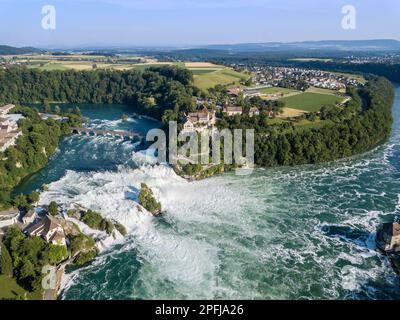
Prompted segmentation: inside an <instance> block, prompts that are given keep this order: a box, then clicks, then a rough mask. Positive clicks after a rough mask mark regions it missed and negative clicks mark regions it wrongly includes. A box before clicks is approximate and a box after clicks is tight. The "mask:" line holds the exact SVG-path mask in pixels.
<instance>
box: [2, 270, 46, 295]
mask: <svg viewBox="0 0 400 320" xmlns="http://www.w3.org/2000/svg"><path fill="white" fill-rule="evenodd" d="M25 297H26V299H29V300H42V294H41V292H33V293H28V292H27V291H25V290H24V289H23V288H21V287H20V286H19V285H18V284H17V282H16V281H15V279H13V278H8V277H6V276H3V275H0V300H3V299H4V300H11V299H19V298H25Z"/></svg>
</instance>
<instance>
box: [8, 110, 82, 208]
mask: <svg viewBox="0 0 400 320" xmlns="http://www.w3.org/2000/svg"><path fill="white" fill-rule="evenodd" d="M13 111H14V112H18V113H21V114H22V115H23V116H24V117H25V118H24V119H21V120H20V121H19V128H20V129H21V130H22V133H23V134H22V136H20V137H19V138H18V140H17V143H16V146H15V147H10V148H8V149H7V150H6V151H5V152H4V153H3V152H0V208H1V207H8V206H9V205H10V204H11V198H10V194H11V191H12V190H13V188H14V187H15V186H17V185H18V184H19V183H20V182H21V180H22V179H23V178H25V177H26V176H28V175H30V174H32V173H34V172H36V171H38V170H40V169H42V168H43V167H44V166H45V165H46V164H47V161H48V159H49V157H50V156H51V155H52V154H53V153H54V152H55V150H56V149H57V147H58V143H59V141H60V139H61V137H62V136H63V135H65V134H69V128H70V126H76V125H80V124H81V123H82V117H81V115H80V113H79V111H75V113H74V111H72V112H71V114H65V116H66V117H68V118H69V121H67V122H59V121H55V120H53V119H48V120H46V121H44V120H42V119H41V118H40V117H39V115H38V113H37V111H36V110H34V109H31V108H24V107H17V108H15V109H14V110H13Z"/></svg>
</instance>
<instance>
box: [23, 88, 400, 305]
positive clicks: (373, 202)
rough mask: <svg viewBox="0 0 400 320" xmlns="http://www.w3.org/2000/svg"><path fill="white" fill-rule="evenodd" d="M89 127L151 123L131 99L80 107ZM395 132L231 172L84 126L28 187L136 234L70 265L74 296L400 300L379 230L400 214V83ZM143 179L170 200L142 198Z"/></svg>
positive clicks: (68, 294) (65, 293) (68, 292)
mask: <svg viewBox="0 0 400 320" xmlns="http://www.w3.org/2000/svg"><path fill="white" fill-rule="evenodd" d="M80 107H81V109H82V111H83V113H84V115H85V116H87V117H89V118H90V122H89V126H92V127H98V128H109V129H115V128H118V129H125V130H126V129H128V130H136V131H140V132H143V133H145V132H146V131H147V130H148V129H149V128H152V127H154V126H157V123H156V122H153V121H151V120H148V119H145V118H130V119H129V121H127V122H123V121H121V120H119V119H120V118H121V115H122V114H123V113H127V112H128V110H129V109H128V108H126V107H122V106H112V107H111V106H104V105H102V106H80ZM393 115H394V118H395V123H394V127H393V133H392V136H391V138H390V140H389V141H388V142H387V143H385V144H384V145H382V146H379V147H378V148H376V149H375V150H373V151H371V152H369V153H367V154H364V155H362V156H357V157H354V158H352V159H347V160H342V161H338V162H334V163H331V164H324V165H318V166H315V165H312V166H301V167H294V168H274V169H268V170H257V171H256V172H255V173H254V174H252V175H251V176H248V177H241V176H235V175H234V174H224V175H221V176H217V177H213V178H210V179H207V180H204V181H200V182H191V183H189V182H187V181H185V180H183V179H181V178H179V177H178V176H176V175H175V174H174V172H173V171H172V170H171V169H170V168H168V167H165V166H151V165H150V164H149V162H148V161H149V159H148V158H146V157H145V156H144V154H143V153H141V152H138V150H137V146H136V145H135V144H133V143H131V142H123V141H118V140H112V139H110V138H105V137H96V138H93V137H83V136H72V137H68V138H66V139H64V140H63V142H62V144H61V145H60V148H59V151H58V152H57V154H56V155H55V156H54V157H53V158H52V160H51V161H50V163H49V165H48V166H47V167H46V168H45V169H44V170H43V171H41V172H40V173H38V174H36V175H34V176H33V177H31V178H30V179H29V180H28V181H26V182H25V183H24V185H22V186H21V187H20V188H19V190H18V192H28V191H30V190H33V189H36V188H39V187H40V186H41V185H42V184H44V183H46V184H49V190H48V191H47V192H45V193H44V194H42V200H41V201H42V202H43V203H48V202H49V201H51V200H56V201H57V202H59V203H60V204H63V205H67V204H70V203H72V202H78V203H80V204H82V205H84V206H86V207H90V208H92V209H94V210H98V211H99V212H101V213H103V215H104V216H106V217H110V218H114V219H116V220H118V221H119V222H121V223H122V224H124V225H125V226H126V227H127V228H128V230H129V235H128V236H127V237H126V238H125V240H124V241H123V242H120V243H117V244H114V245H113V246H111V247H109V248H108V249H106V250H105V251H103V252H102V253H101V254H100V255H99V257H98V258H97V259H96V260H95V261H94V262H93V263H92V264H91V265H89V266H87V267H85V268H83V269H80V270H78V271H70V273H68V274H67V276H66V278H65V281H64V282H65V283H64V287H63V290H62V294H61V297H62V298H63V299H400V281H399V277H398V276H397V275H396V274H395V273H394V271H393V269H392V268H391V266H390V263H389V261H388V260H387V258H386V257H384V256H383V255H381V254H379V253H378V252H377V251H376V248H375V244H374V237H375V231H376V229H377V227H378V226H379V225H380V224H381V223H382V222H385V221H392V220H393V219H394V217H395V216H396V215H399V214H400V200H399V199H400V141H399V138H400V88H397V90H396V102H395V104H394V107H393ZM141 182H146V183H147V184H149V185H150V186H151V187H152V188H153V189H154V191H155V193H156V195H157V197H158V198H159V199H160V200H161V203H162V205H163V208H164V209H165V214H164V215H163V216H162V217H161V218H153V217H150V216H148V215H146V214H145V213H143V212H140V211H138V210H137V208H136V202H135V201H136V198H137V192H138V188H139V186H140V183H141Z"/></svg>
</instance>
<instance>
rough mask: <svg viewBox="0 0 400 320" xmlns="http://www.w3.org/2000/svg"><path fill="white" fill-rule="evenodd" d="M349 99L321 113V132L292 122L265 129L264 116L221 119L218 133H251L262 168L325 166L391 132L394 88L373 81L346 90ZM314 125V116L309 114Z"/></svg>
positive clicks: (266, 125) (383, 82)
mask: <svg viewBox="0 0 400 320" xmlns="http://www.w3.org/2000/svg"><path fill="white" fill-rule="evenodd" d="M348 94H349V95H351V96H352V97H353V99H352V100H351V101H350V102H349V103H348V105H347V106H346V108H337V107H332V108H324V109H323V110H321V113H320V114H319V115H318V117H320V118H321V120H324V121H325V125H324V126H323V127H314V128H310V129H307V130H306V129H302V128H301V127H296V126H295V124H294V123H288V122H285V123H281V124H275V125H269V124H268V119H267V118H266V116H265V115H261V116H258V117H254V118H249V117H234V118H224V119H223V120H222V121H220V122H219V127H220V128H230V129H235V128H242V129H247V128H254V129H255V132H256V141H255V161H256V164H257V165H259V166H263V167H270V166H277V165H285V166H288V165H299V164H308V163H320V162H327V161H331V160H335V159H340V158H345V157H349V156H352V155H354V154H358V153H362V152H365V151H367V150H370V149H371V148H373V147H375V146H376V145H378V144H379V143H380V142H382V141H384V140H385V139H386V138H387V137H388V136H389V134H390V132H391V124H392V116H391V106H392V103H393V99H394V89H393V85H392V84H391V83H390V82H389V81H388V80H386V79H385V78H378V77H373V78H371V79H369V82H368V83H367V84H366V86H365V87H364V88H362V89H359V90H357V89H355V88H349V89H348ZM305 117H307V118H308V119H310V120H311V121H314V120H315V119H316V117H317V116H316V114H309V115H307V116H305Z"/></svg>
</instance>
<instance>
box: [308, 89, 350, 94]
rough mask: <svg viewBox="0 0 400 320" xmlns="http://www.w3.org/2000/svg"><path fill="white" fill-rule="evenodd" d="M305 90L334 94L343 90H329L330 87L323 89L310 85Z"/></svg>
mask: <svg viewBox="0 0 400 320" xmlns="http://www.w3.org/2000/svg"><path fill="white" fill-rule="evenodd" d="M306 92H311V93H321V94H330V95H336V94H337V93H338V92H341V93H343V90H340V91H337V90H330V89H324V88H316V87H310V88H308V89H307V91H306ZM345 92H346V90H344V93H345Z"/></svg>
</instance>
